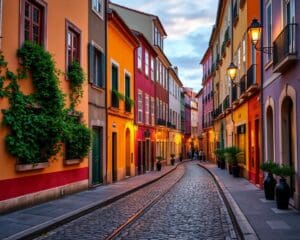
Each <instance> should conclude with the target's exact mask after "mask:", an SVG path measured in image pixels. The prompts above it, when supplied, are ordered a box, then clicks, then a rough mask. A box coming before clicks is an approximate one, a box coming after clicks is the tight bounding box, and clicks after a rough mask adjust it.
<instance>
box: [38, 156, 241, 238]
mask: <svg viewBox="0 0 300 240" xmlns="http://www.w3.org/2000/svg"><path fill="white" fill-rule="evenodd" d="M196 164H197V163H196V162H188V163H185V164H183V165H180V166H179V167H178V168H177V169H176V170H175V171H173V172H172V173H171V174H169V175H167V176H166V177H164V178H162V179H161V180H159V181H157V182H155V183H153V184H151V185H149V186H147V187H145V188H143V189H141V190H139V191H137V192H135V193H133V194H130V195H128V196H127V197H125V198H122V199H120V200H118V201H116V202H114V203H112V204H110V205H108V206H106V207H104V208H101V209H98V210H96V211H94V212H92V213H90V214H88V215H85V216H83V217H81V218H79V219H76V220H74V221H72V222H70V223H68V224H65V225H63V226H61V227H59V228H57V229H54V230H53V231H51V232H49V233H47V234H45V235H43V236H41V237H39V238H38V239H55V240H57V239H64V240H65V239H72V240H74V239H105V238H106V237H107V236H109V235H110V234H111V233H112V232H113V231H114V230H115V229H117V228H118V227H119V226H120V225H122V224H123V223H125V222H126V221H127V220H128V219H129V218H130V217H132V216H133V215H134V214H135V213H137V212H138V211H139V210H140V209H141V208H143V207H145V206H146V205H147V204H149V203H150V202H151V200H152V199H154V198H155V197H157V196H159V195H161V194H163V193H164V192H165V191H166V190H168V189H171V190H170V191H169V192H168V193H167V194H165V195H164V196H163V197H162V198H161V199H160V200H159V201H158V202H157V203H156V204H154V205H153V206H152V207H151V208H150V209H149V210H148V211H147V212H146V213H145V214H144V215H142V216H141V217H140V218H139V219H137V220H136V221H135V222H133V223H132V224H131V225H129V226H128V227H127V228H125V229H124V230H123V231H122V232H121V233H120V235H119V236H118V237H117V239H214V240H215V239H226V240H227V239H235V238H236V234H235V232H234V230H233V226H232V223H231V219H230V217H229V215H228V212H227V209H226V207H225V205H224V203H223V201H222V199H221V197H220V194H219V192H218V189H217V187H216V185H215V183H214V181H213V179H212V177H211V176H210V175H209V174H208V173H207V172H206V171H205V170H203V169H201V168H200V167H198V166H197V165H196ZM182 176H183V177H182ZM180 178H181V180H180V181H179V182H177V181H178V180H179V179H180ZM176 182H177V184H176V185H174V184H175V183H176ZM172 186H173V188H172Z"/></svg>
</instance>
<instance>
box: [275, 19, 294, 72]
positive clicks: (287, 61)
mask: <svg viewBox="0 0 300 240" xmlns="http://www.w3.org/2000/svg"><path fill="white" fill-rule="evenodd" d="M296 27H297V25H296V24H295V23H292V24H288V25H287V26H286V27H285V28H284V29H283V31H282V32H281V33H280V34H279V36H278V37H277V38H276V39H275V41H274V42H273V68H274V72H280V73H282V72H285V71H286V70H287V69H288V68H289V67H290V66H291V65H292V64H293V63H294V62H295V61H296V60H297V52H296V51H297V47H296V34H297V32H296Z"/></svg>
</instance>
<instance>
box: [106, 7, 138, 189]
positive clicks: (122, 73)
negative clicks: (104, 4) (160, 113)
mask: <svg viewBox="0 0 300 240" xmlns="http://www.w3.org/2000/svg"><path fill="white" fill-rule="evenodd" d="M107 43H108V45H107V50H108V54H107V107H108V121H107V132H108V136H107V182H108V183H111V182H114V181H118V180H121V179H123V178H125V177H126V176H133V175H134V174H135V166H134V138H135V127H134V108H133V99H134V50H135V48H136V47H137V46H138V41H137V39H136V38H135V37H134V35H133V34H132V33H131V31H130V29H129V28H128V27H127V26H126V24H125V23H124V22H123V20H122V19H121V18H120V17H119V15H118V14H117V13H116V12H115V11H111V12H110V13H108V41H107Z"/></svg>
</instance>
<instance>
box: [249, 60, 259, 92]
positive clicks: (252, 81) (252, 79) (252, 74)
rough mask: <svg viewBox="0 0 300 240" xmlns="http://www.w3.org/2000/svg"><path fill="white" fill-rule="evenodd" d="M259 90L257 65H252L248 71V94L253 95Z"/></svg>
mask: <svg viewBox="0 0 300 240" xmlns="http://www.w3.org/2000/svg"><path fill="white" fill-rule="evenodd" d="M257 89H258V85H257V83H256V65H255V64H252V65H251V67H250V68H249V69H248V71H247V92H249V93H252V92H255V91H256V90H257Z"/></svg>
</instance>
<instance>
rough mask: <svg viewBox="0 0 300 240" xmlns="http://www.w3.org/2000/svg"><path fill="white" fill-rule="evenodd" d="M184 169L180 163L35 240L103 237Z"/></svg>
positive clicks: (169, 184)
mask: <svg viewBox="0 0 300 240" xmlns="http://www.w3.org/2000/svg"><path fill="white" fill-rule="evenodd" d="M184 168H185V167H184V165H179V166H178V167H177V169H176V170H175V171H173V172H172V173H170V174H168V175H167V176H165V177H163V178H162V179H160V180H158V181H157V182H155V183H153V184H150V185H149V186H147V187H144V188H142V189H140V190H138V191H137V192H134V193H132V194H130V195H128V196H126V197H124V198H122V199H120V200H118V201H116V202H114V203H112V204H110V205H108V206H106V207H104V208H100V209H97V210H95V211H94V212H92V213H90V214H87V215H85V216H82V217H81V218H78V219H76V220H74V221H72V222H70V223H67V224H65V225H63V226H61V227H59V228H56V229H54V230H53V231H50V232H48V233H47V234H45V235H43V236H40V237H39V238H37V239H53V240H54V239H55V240H59V239H63V240H68V239H72V240H75V239H87V240H93V239H97V240H99V239H105V238H106V237H107V236H109V235H110V234H111V233H112V232H113V231H114V230H115V229H117V228H118V227H119V226H120V225H122V224H123V223H125V222H126V221H127V220H128V219H129V218H130V217H131V216H133V215H134V214H135V213H137V212H138V211H139V210H140V209H141V208H143V207H144V206H146V205H147V204H149V203H150V202H151V201H152V199H154V198H155V197H157V196H159V195H161V194H162V193H164V192H165V191H166V190H168V189H170V188H171V187H172V186H173V185H174V184H175V183H176V182H177V181H178V180H179V179H180V178H181V177H182V176H183V175H184V172H185V169H184Z"/></svg>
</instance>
